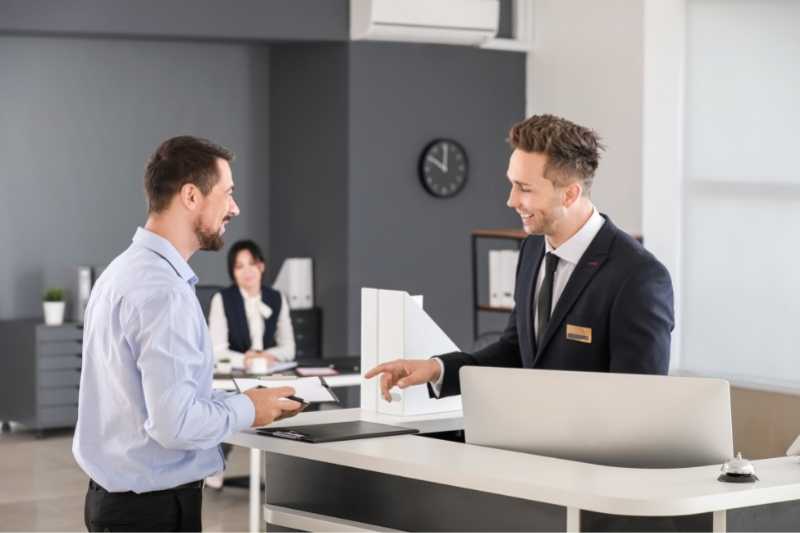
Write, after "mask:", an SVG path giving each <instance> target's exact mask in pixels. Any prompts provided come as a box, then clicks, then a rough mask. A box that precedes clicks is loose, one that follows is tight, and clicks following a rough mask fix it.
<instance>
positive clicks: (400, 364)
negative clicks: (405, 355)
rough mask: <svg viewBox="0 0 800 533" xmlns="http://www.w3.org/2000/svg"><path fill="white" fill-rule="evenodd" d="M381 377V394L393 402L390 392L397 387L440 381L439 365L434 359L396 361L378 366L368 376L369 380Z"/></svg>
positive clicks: (365, 375) (402, 387)
mask: <svg viewBox="0 0 800 533" xmlns="http://www.w3.org/2000/svg"><path fill="white" fill-rule="evenodd" d="M378 374H380V375H381V393H382V394H383V398H384V399H385V400H386V401H387V402H391V401H392V397H391V396H390V395H389V391H390V390H391V389H392V387H394V386H395V385H396V386H398V387H400V388H401V389H405V388H406V387H410V386H412V385H421V384H423V383H428V382H429V381H436V380H438V379H439V374H440V370H439V363H437V362H436V361H434V360H433V359H427V360H419V359H416V360H414V359H411V360H409V359H396V360H394V361H389V362H388V363H383V364H382V365H378V366H376V367H375V368H373V369H372V370H370V371H369V372H367V373H366V374H364V377H365V378H367V379H370V378H374V377H375V376H377V375H378Z"/></svg>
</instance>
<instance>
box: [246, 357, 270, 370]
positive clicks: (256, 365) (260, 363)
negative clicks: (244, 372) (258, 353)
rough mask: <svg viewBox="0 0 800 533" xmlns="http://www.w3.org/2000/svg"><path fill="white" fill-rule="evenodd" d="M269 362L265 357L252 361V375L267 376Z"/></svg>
mask: <svg viewBox="0 0 800 533" xmlns="http://www.w3.org/2000/svg"><path fill="white" fill-rule="evenodd" d="M267 366H268V365H267V360H266V359H265V358H263V357H258V358H256V359H251V360H250V373H251V374H266V373H267Z"/></svg>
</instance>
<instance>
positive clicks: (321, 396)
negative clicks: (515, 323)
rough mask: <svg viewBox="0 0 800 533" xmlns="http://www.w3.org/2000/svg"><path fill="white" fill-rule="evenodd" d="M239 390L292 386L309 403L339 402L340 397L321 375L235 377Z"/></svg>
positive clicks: (234, 380)
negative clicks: (300, 376) (287, 377)
mask: <svg viewBox="0 0 800 533" xmlns="http://www.w3.org/2000/svg"><path fill="white" fill-rule="evenodd" d="M233 382H234V384H235V385H236V388H238V389H239V392H244V391H247V390H250V389H254V388H256V387H263V388H267V389H272V388H277V387H292V388H293V389H294V391H295V392H294V395H295V396H297V397H298V398H302V399H303V400H305V401H306V402H309V403H323V402H337V403H338V402H339V398H337V397H336V395H335V394H334V393H333V391H331V389H330V387H329V386H328V384H327V383H326V382H325V380H324V379H322V378H321V377H309V378H297V379H253V378H233Z"/></svg>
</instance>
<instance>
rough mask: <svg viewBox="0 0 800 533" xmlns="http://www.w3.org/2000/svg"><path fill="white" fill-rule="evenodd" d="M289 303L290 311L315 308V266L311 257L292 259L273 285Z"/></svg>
mask: <svg viewBox="0 0 800 533" xmlns="http://www.w3.org/2000/svg"><path fill="white" fill-rule="evenodd" d="M272 286H273V288H275V289H277V290H279V291H281V292H282V293H283V294H284V295H285V296H286V299H287V300H288V302H289V308H290V309H311V308H312V307H314V265H313V261H312V259H311V258H310V257H290V258H288V259H286V260H285V261H284V262H283V264H282V265H281V269H280V271H279V272H278V276H277V277H276V278H275V282H274V283H273V284H272Z"/></svg>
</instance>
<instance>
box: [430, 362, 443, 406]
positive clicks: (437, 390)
mask: <svg viewBox="0 0 800 533" xmlns="http://www.w3.org/2000/svg"><path fill="white" fill-rule="evenodd" d="M433 360H434V361H436V362H437V363H439V379H437V380H436V381H431V389H433V393H434V394H435V395H436V397H437V398H439V397H440V396H441V395H442V383H443V382H444V363H442V360H441V359H439V358H438V357H434V358H433Z"/></svg>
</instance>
